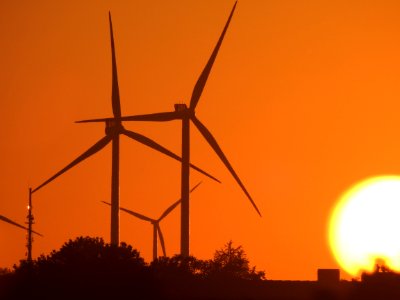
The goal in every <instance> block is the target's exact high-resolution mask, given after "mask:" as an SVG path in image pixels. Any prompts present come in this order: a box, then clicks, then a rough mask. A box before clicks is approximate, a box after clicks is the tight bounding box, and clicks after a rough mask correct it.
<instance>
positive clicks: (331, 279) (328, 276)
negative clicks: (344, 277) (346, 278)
mask: <svg viewBox="0 0 400 300" xmlns="http://www.w3.org/2000/svg"><path fill="white" fill-rule="evenodd" d="M318 282H319V283H323V284H337V283H339V282H340V270H339V269H318Z"/></svg>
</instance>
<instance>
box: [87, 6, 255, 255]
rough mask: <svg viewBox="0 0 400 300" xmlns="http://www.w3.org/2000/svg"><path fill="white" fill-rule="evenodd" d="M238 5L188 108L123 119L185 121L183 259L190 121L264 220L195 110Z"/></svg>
mask: <svg viewBox="0 0 400 300" xmlns="http://www.w3.org/2000/svg"><path fill="white" fill-rule="evenodd" d="M236 4H237V1H236V2H235V4H234V6H233V8H232V11H231V13H230V15H229V18H228V21H227V22H226V24H225V27H224V29H223V31H222V34H221V36H220V37H219V40H218V42H217V45H216V46H215V48H214V51H213V52H212V54H211V57H210V58H209V60H208V62H207V64H206V66H205V68H204V69H203V71H202V73H201V74H200V77H199V79H198V80H197V82H196V85H195V86H194V89H193V92H192V97H191V99H190V105H189V107H187V106H186V104H175V111H171V112H161V113H154V114H146V115H137V116H127V117H122V118H120V120H123V121H156V122H165V121H172V120H181V121H182V169H181V199H182V205H181V254H182V255H183V256H189V162H190V121H192V122H193V124H194V125H195V126H196V127H197V129H198V130H199V131H200V133H201V134H202V135H203V137H204V138H205V139H206V141H207V142H208V143H209V144H210V146H211V147H212V148H213V150H214V151H215V153H216V154H217V155H218V156H219V158H220V159H221V161H222V162H223V163H224V164H225V166H226V168H227V169H228V170H229V172H230V173H231V174H232V176H233V177H234V178H235V180H236V182H237V183H238V184H239V186H240V187H241V189H242V190H243V192H244V193H245V194H246V196H247V198H248V199H249V200H250V202H251V204H252V205H253V207H254V208H255V210H256V211H257V213H258V214H259V215H260V216H261V213H260V211H259V209H258V208H257V206H256V204H255V203H254V201H253V199H252V197H251V196H250V194H249V192H248V191H247V190H246V188H245V186H244V184H243V183H242V181H241V180H240V178H239V176H238V175H237V174H236V172H235V170H234V169H233V167H232V166H231V164H230V162H229V161H228V159H227V158H226V156H225V154H224V153H223V152H222V150H221V147H220V146H219V145H218V143H217V141H216V139H215V138H214V137H213V135H212V134H211V132H210V131H209V130H208V129H207V127H206V126H205V125H204V124H203V123H202V122H200V120H199V119H198V118H197V117H196V115H195V110H196V106H197V104H198V102H199V100H200V96H201V94H202V92H203V89H204V87H205V85H206V82H207V78H208V76H209V74H210V72H211V68H212V66H213V64H214V61H215V58H216V57H217V54H218V51H219V48H220V47H221V44H222V41H223V39H224V36H225V33H226V31H227V29H228V26H229V23H230V21H231V19H232V16H233V13H234V11H235V8H236ZM108 120H110V119H109V118H105V119H94V120H84V121H80V122H107V121H108Z"/></svg>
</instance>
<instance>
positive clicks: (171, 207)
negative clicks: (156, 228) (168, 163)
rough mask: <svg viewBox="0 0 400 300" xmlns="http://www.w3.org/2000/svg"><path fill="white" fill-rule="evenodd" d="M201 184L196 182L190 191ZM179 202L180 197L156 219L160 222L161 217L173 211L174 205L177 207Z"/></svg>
mask: <svg viewBox="0 0 400 300" xmlns="http://www.w3.org/2000/svg"><path fill="white" fill-rule="evenodd" d="M200 184H201V181H200V182H199V183H198V184H196V185H195V186H194V187H193V188H192V189H191V190H190V193H191V192H193V191H194V190H195V189H196V188H197V187H198V186H199V185H200ZM180 203H181V199H179V200H178V201H176V202H174V204H172V205H171V206H170V207H168V208H167V209H166V210H165V211H164V212H163V213H162V215H161V217H159V218H158V221H159V222H160V221H161V220H162V219H164V218H165V217H166V216H168V215H169V213H170V212H171V211H173V210H174V209H175V207H177V206H178V205H179V204H180Z"/></svg>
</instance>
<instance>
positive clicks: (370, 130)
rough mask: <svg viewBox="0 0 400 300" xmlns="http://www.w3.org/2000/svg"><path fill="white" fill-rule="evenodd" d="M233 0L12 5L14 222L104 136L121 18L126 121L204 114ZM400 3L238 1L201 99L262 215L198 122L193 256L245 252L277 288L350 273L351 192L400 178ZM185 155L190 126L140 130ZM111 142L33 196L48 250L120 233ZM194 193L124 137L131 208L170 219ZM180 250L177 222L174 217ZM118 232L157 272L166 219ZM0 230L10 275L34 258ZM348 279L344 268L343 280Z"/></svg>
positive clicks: (125, 198)
mask: <svg viewBox="0 0 400 300" xmlns="http://www.w3.org/2000/svg"><path fill="white" fill-rule="evenodd" d="M233 4H234V1H233V0H217V1H216V0H197V1H195V0H190V1H182V0H179V1H178V0H170V1H163V0H156V1H136V0H134V1H122V0H120V1H119V0H116V1H95V0H90V1H65V0H62V1H50V0H48V1H43V0H38V1H12V0H4V1H1V2H0V36H1V47H0V66H1V72H0V93H1V96H0V104H1V114H2V121H1V124H2V130H1V132H0V138H1V144H0V145H1V146H0V167H1V173H0V174H1V175H0V176H1V185H0V186H1V189H0V214H2V215H5V216H7V217H9V218H11V219H13V220H14V221H17V222H19V223H23V222H25V217H26V214H27V210H26V205H27V201H28V188H29V187H32V188H34V187H36V186H38V185H39V184H41V183H42V182H43V181H44V180H46V179H47V178H49V177H50V176H51V175H53V174H54V173H55V172H56V171H58V170H60V169H61V168H62V167H64V166H65V165H66V164H68V163H69V162H71V161H72V160H73V159H74V158H76V157H77V156H78V155H80V154H81V153H82V152H84V151H85V150H87V149H88V148H89V147H90V146H92V145H93V144H94V143H95V142H97V141H98V140H99V139H100V138H101V137H103V136H104V125H103V124H75V123H74V121H77V120H82V119H90V118H99V117H110V116H112V109H111V50H110V35H109V27H108V26H109V25H108V11H109V10H110V11H111V13H112V18H113V27H114V38H115V47H116V55H117V65H118V77H119V87H120V95H121V107H122V114H123V115H132V114H144V113H153V112H159V111H170V110H173V105H174V104H175V103H186V104H189V99H190V96H191V92H192V89H193V87H194V84H195V83H196V81H197V78H198V76H199V75H200V73H201V71H202V69H203V67H204V66H205V64H206V62H207V60H208V58H209V56H210V54H211V51H212V49H213V48H214V46H215V43H216V42H217V39H218V37H219V35H220V33H221V31H222V29H223V26H224V24H225V22H226V20H227V18H228V15H229V12H230V10H231V8H232V6H233ZM399 13H400V3H399V2H398V1H394V0H393V1H389V0H387V1H362V0H357V1H356V0H352V1H344V0H343V1H321V0H306V1H296V0H240V1H239V2H238V5H237V8H236V11H235V14H234V16H233V19H232V22H231V24H230V27H229V29H228V32H227V34H226V37H225V40H224V42H223V44H222V47H221V49H220V52H219V54H218V57H217V59H216V61H215V64H214V67H213V69H212V72H211V75H210V77H209V79H208V82H207V85H206V87H205V89H204V92H203V95H202V97H201V99H200V102H199V104H198V106H197V113H196V115H197V116H198V118H199V119H200V120H201V121H202V122H203V123H204V124H206V126H207V127H208V128H209V129H210V131H211V132H212V133H213V135H214V136H215V137H216V139H217V140H218V142H219V144H220V146H221V148H222V149H223V151H224V152H225V154H226V155H227V157H228V159H229V160H230V162H231V163H232V165H233V167H234V169H235V170H236V171H237V173H238V175H239V177H240V178H241V179H242V181H243V182H244V184H245V186H246V187H247V189H248V190H249V192H250V194H251V195H252V197H253V199H254V201H255V202H256V204H257V205H258V207H259V209H260V210H261V213H262V215H263V217H262V218H260V217H259V216H258V215H257V213H256V211H255V210H254V209H253V207H252V206H251V204H250V202H249V201H248V199H247V198H246V196H245V195H244V193H243V192H242V190H241V189H240V187H239V186H238V185H237V183H236V182H235V181H234V179H233V178H232V176H231V175H230V173H229V172H228V171H227V169H226V168H225V167H224V165H223V164H222V163H221V162H220V160H219V159H218V157H217V156H216V155H215V153H214V152H213V151H212V149H211V148H210V147H209V145H208V144H207V143H206V142H205V140H204V139H203V138H202V136H201V135H200V134H199V133H198V132H197V130H196V129H195V128H194V126H192V127H191V134H192V135H191V162H192V163H194V164H196V165H198V166H199V167H201V168H203V169H205V170H207V171H208V172H210V173H212V174H213V175H214V176H216V177H218V178H219V179H220V180H221V181H222V184H218V183H215V182H213V181H211V180H209V179H208V178H206V177H204V176H202V175H201V174H199V173H197V172H191V186H193V185H195V184H196V183H198V182H199V181H203V184H202V185H201V186H200V187H199V188H198V189H197V190H196V191H195V192H193V194H192V197H191V253H192V254H193V255H194V256H196V257H198V258H202V259H206V258H211V257H212V255H213V253H214V251H215V250H216V249H219V248H221V247H222V246H223V245H224V244H225V243H226V242H228V241H229V240H233V242H234V243H235V244H237V245H239V244H240V245H243V247H244V249H245V251H246V252H247V254H248V257H249V259H250V263H251V264H252V265H256V266H257V268H258V269H261V270H265V271H266V277H267V278H268V279H290V280H294V279H299V280H315V279H316V274H317V268H337V267H338V264H337V262H336V261H335V260H334V258H333V255H332V253H331V250H330V248H329V245H328V237H327V230H328V228H327V226H328V223H329V217H330V214H331V212H332V209H333V208H334V206H335V204H336V203H337V201H338V198H339V197H340V195H341V194H342V193H344V192H345V191H346V190H347V189H348V188H350V187H351V186H352V185H353V184H355V183H357V182H358V181H360V180H363V179H366V178H368V177H371V176H378V175H390V174H393V175H400V135H399V131H400V117H399V115H400V19H399ZM124 126H125V127H126V128H128V129H130V130H133V131H136V132H139V133H142V134H145V135H147V136H149V137H151V138H153V139H154V140H156V141H157V142H159V143H161V144H162V145H164V146H166V147H168V148H169V149H171V150H173V151H174V152H175V153H177V154H180V142H181V141H180V130H181V123H180V122H179V121H174V122H170V123H157V124H153V123H151V124H150V123H128V122H125V123H124ZM110 185H111V146H110V145H109V146H107V147H106V148H105V149H103V150H102V151H100V152H99V153H97V154H95V155H94V156H92V157H91V158H89V159H87V160H86V161H84V162H83V163H81V164H79V165H78V166H76V167H75V168H73V169H71V170H70V171H68V172H67V173H66V174H64V175H63V176H61V177H59V178H57V179H56V180H55V181H54V182H52V183H50V184H49V185H48V186H46V187H44V188H43V189H41V190H39V191H38V192H37V193H35V194H34V198H33V201H34V202H33V205H34V216H35V220H36V224H35V227H34V228H35V230H36V231H38V232H40V233H42V234H43V235H44V236H45V237H44V238H40V237H36V238H35V241H34V245H33V247H34V248H33V249H34V253H33V254H34V257H37V256H38V255H39V254H41V253H44V254H47V253H49V252H50V251H51V250H53V249H58V248H59V247H60V246H61V245H62V244H63V243H64V242H65V241H66V240H68V239H70V238H75V237H77V236H80V235H84V236H86V235H89V236H101V237H103V238H104V239H105V240H106V241H109V239H110V212H109V208H108V207H107V206H105V205H104V204H102V203H101V201H109V200H110ZM179 197H180V164H179V163H177V162H176V161H174V160H172V159H170V158H167V157H164V156H163V155H162V154H159V153H157V152H155V151H153V150H151V149H149V148H147V147H145V146H143V145H141V144H138V143H136V142H135V141H133V140H129V139H128V138H126V137H124V136H121V170H120V205H121V206H123V207H126V208H129V209H132V210H135V211H137V212H140V213H142V214H144V215H147V216H149V217H152V218H153V217H154V218H156V217H158V216H159V215H160V214H161V213H162V212H163V211H164V210H165V209H166V207H167V206H169V205H170V204H172V203H173V202H174V201H176V200H178V199H179ZM161 228H162V229H163V233H164V237H165V240H166V247H167V254H168V255H173V254H176V253H178V252H179V238H180V211H179V209H178V210H176V211H174V212H173V213H171V214H170V215H169V216H168V217H167V218H166V219H165V220H164V221H163V222H162V223H161ZM120 239H121V241H125V242H127V243H129V244H132V245H133V247H135V248H137V249H138V250H139V251H140V252H141V254H142V256H143V257H144V258H145V259H146V260H147V261H150V259H151V256H152V226H151V225H150V224H148V223H146V222H143V221H141V220H137V219H134V218H132V217H131V216H129V215H127V214H125V213H123V212H121V214H120ZM25 244H26V240H25V233H24V232H23V231H22V230H20V229H18V228H16V227H13V226H11V225H8V224H5V223H1V224H0V267H11V266H12V265H13V264H14V263H17V262H18V261H19V259H22V258H24V256H25V252H26V247H25ZM342 275H343V276H342V277H344V278H349V277H346V275H345V274H342Z"/></svg>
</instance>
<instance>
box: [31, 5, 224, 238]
mask: <svg viewBox="0 0 400 300" xmlns="http://www.w3.org/2000/svg"><path fill="white" fill-rule="evenodd" d="M109 23H110V36H111V56H112V93H111V100H112V110H113V115H114V116H113V117H112V118H107V119H106V120H105V121H104V123H105V136H104V137H103V138H101V139H100V140H99V141H98V142H97V143H95V144H94V145H93V146H92V147H90V148H89V149H88V150H87V151H85V152H84V153H83V154H81V155H80V156H78V157H77V158H76V159H75V160H73V161H72V162H71V163H70V164H68V165H67V166H66V167H64V168H63V169H62V170H60V171H59V172H57V173H56V174H55V175H53V176H52V177H50V178H49V179H47V180H46V181H45V182H43V183H42V184H40V185H39V186H38V187H36V188H35V189H33V190H32V193H35V192H37V191H38V190H39V189H41V188H42V187H44V186H45V185H47V184H48V183H50V182H51V181H53V180H54V179H56V178H57V177H58V176H60V175H62V174H63V173H65V172H66V171H68V170H69V169H71V168H72V167H74V166H76V165H77V164H78V163H80V162H81V161H83V160H85V159H86V158H88V157H90V156H92V155H93V154H95V153H97V152H98V151H100V150H101V149H103V148H104V147H105V146H106V145H107V144H109V143H110V142H111V144H112V168H111V169H112V172H111V244H112V245H119V136H120V135H121V134H123V135H125V136H127V137H129V138H131V139H133V140H135V141H137V142H139V143H141V144H144V145H146V146H148V147H150V148H152V149H154V150H157V151H159V152H161V153H163V154H165V155H167V156H169V157H172V158H174V159H176V160H178V161H182V159H181V158H180V157H179V156H178V155H176V154H174V153H173V152H171V151H169V150H168V149H166V148H164V147H163V146H161V145H159V144H158V143H156V142H155V141H153V140H151V139H149V138H147V137H145V136H144V135H141V134H139V133H136V132H133V131H130V130H127V129H125V128H124V127H123V125H122V122H121V104H120V97H119V88H118V76H117V63H116V58H115V46H114V36H113V29H112V21H111V13H109ZM190 166H191V167H192V168H194V169H195V170H197V171H199V172H201V173H203V174H204V175H206V176H208V177H210V178H212V179H213V180H216V181H218V182H220V181H219V180H218V179H216V178H215V177H213V176H211V175H210V174H208V173H206V172H205V171H203V170H201V169H199V168H197V167H196V166H194V165H190Z"/></svg>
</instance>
